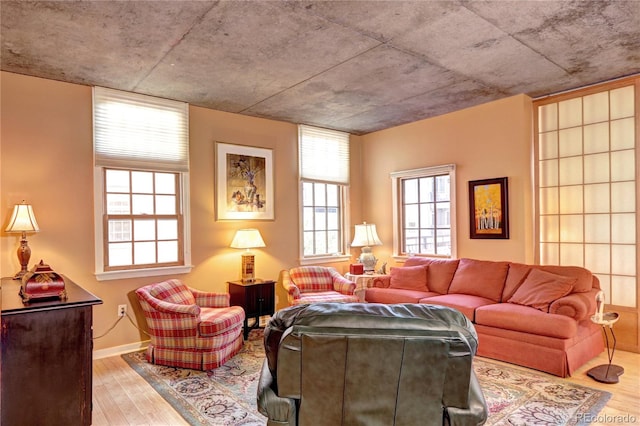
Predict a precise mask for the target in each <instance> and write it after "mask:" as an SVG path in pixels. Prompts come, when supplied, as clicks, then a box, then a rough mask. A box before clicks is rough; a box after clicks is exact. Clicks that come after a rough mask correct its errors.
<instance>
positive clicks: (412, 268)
mask: <svg viewBox="0 0 640 426" xmlns="http://www.w3.org/2000/svg"><path fill="white" fill-rule="evenodd" d="M599 289H600V282H599V281H598V278H597V277H595V276H593V275H592V274H591V272H590V271H588V270H587V269H584V268H580V267H575V266H552V265H544V266H543V265H525V264H521V263H514V262H494V261H484V260H475V259H447V260H442V259H428V258H422V257H411V258H409V259H407V261H406V262H405V264H404V266H402V267H394V268H391V269H390V275H388V276H384V277H378V278H375V279H374V280H373V283H372V287H371V288H368V289H367V290H366V293H365V300H366V301H367V302H369V303H427V304H433V305H442V306H448V307H451V308H455V309H457V310H459V311H461V312H462V313H463V314H464V315H466V316H467V318H469V319H470V320H471V321H472V322H473V323H474V325H475V328H476V331H477V333H478V340H479V345H478V355H479V356H484V357H487V358H493V359H497V360H500V361H505V362H509V363H513V364H518V365H522V366H525V367H529V368H534V369H536V370H541V371H545V372H548V373H551V374H555V375H557V376H560V377H566V376H569V375H571V374H572V373H573V372H574V371H575V370H576V369H577V368H579V367H580V366H581V365H583V364H584V363H585V362H587V361H589V360H590V359H592V358H593V357H595V356H596V355H598V354H600V353H601V352H602V351H603V350H604V343H603V339H602V331H601V329H600V326H598V325H596V324H593V323H592V322H591V320H590V317H591V315H593V314H594V313H595V309H596V302H595V297H596V294H597V292H598V291H599Z"/></svg>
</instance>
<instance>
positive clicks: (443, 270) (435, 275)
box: [404, 256, 458, 294]
mask: <svg viewBox="0 0 640 426" xmlns="http://www.w3.org/2000/svg"><path fill="white" fill-rule="evenodd" d="M417 265H427V286H428V287H429V291H435V292H436V293H440V294H447V292H448V290H449V285H451V280H452V279H453V274H455V272H456V269H457V268H458V259H429V258H426V257H416V256H413V257H410V258H408V259H407V260H406V262H405V263H404V266H405V267H406V266H417Z"/></svg>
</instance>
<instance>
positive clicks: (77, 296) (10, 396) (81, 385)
mask: <svg viewBox="0 0 640 426" xmlns="http://www.w3.org/2000/svg"><path fill="white" fill-rule="evenodd" d="M63 278H64V281H65V289H66V291H67V297H68V298H67V299H66V300H59V299H43V300H41V301H33V302H30V303H28V304H26V305H25V304H23V303H22V299H21V298H20V296H19V294H18V292H19V290H20V281H19V280H13V279H11V278H2V299H1V303H2V351H1V352H2V353H1V357H2V358H1V359H2V369H1V371H0V382H1V383H2V389H1V393H0V397H1V402H0V406H1V407H2V415H1V423H2V424H3V425H90V424H91V391H92V389H91V387H92V349H93V341H92V320H93V314H92V310H93V305H97V304H100V303H102V300H100V299H99V298H97V297H96V296H94V295H93V294H91V293H89V292H88V291H86V290H84V289H82V288H81V287H80V286H78V285H76V284H75V283H74V282H73V281H71V280H70V279H68V278H67V277H63Z"/></svg>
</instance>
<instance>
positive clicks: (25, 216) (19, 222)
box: [5, 201, 40, 232]
mask: <svg viewBox="0 0 640 426" xmlns="http://www.w3.org/2000/svg"><path fill="white" fill-rule="evenodd" d="M39 230H40V227H38V222H36V216H35V215H34V214H33V208H32V207H31V205H30V204H25V203H24V201H23V202H22V204H16V205H15V206H14V207H13V214H12V215H11V219H10V220H9V225H8V226H7V228H6V229H5V231H6V232H38V231H39Z"/></svg>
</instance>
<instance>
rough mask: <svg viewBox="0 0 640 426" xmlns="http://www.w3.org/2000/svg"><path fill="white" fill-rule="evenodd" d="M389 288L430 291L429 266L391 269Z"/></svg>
mask: <svg viewBox="0 0 640 426" xmlns="http://www.w3.org/2000/svg"><path fill="white" fill-rule="evenodd" d="M390 275H391V282H390V284H389V288H397V289H403V290H418V291H429V288H428V287H427V266H424V265H419V266H402V267H394V268H391V269H390Z"/></svg>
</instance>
